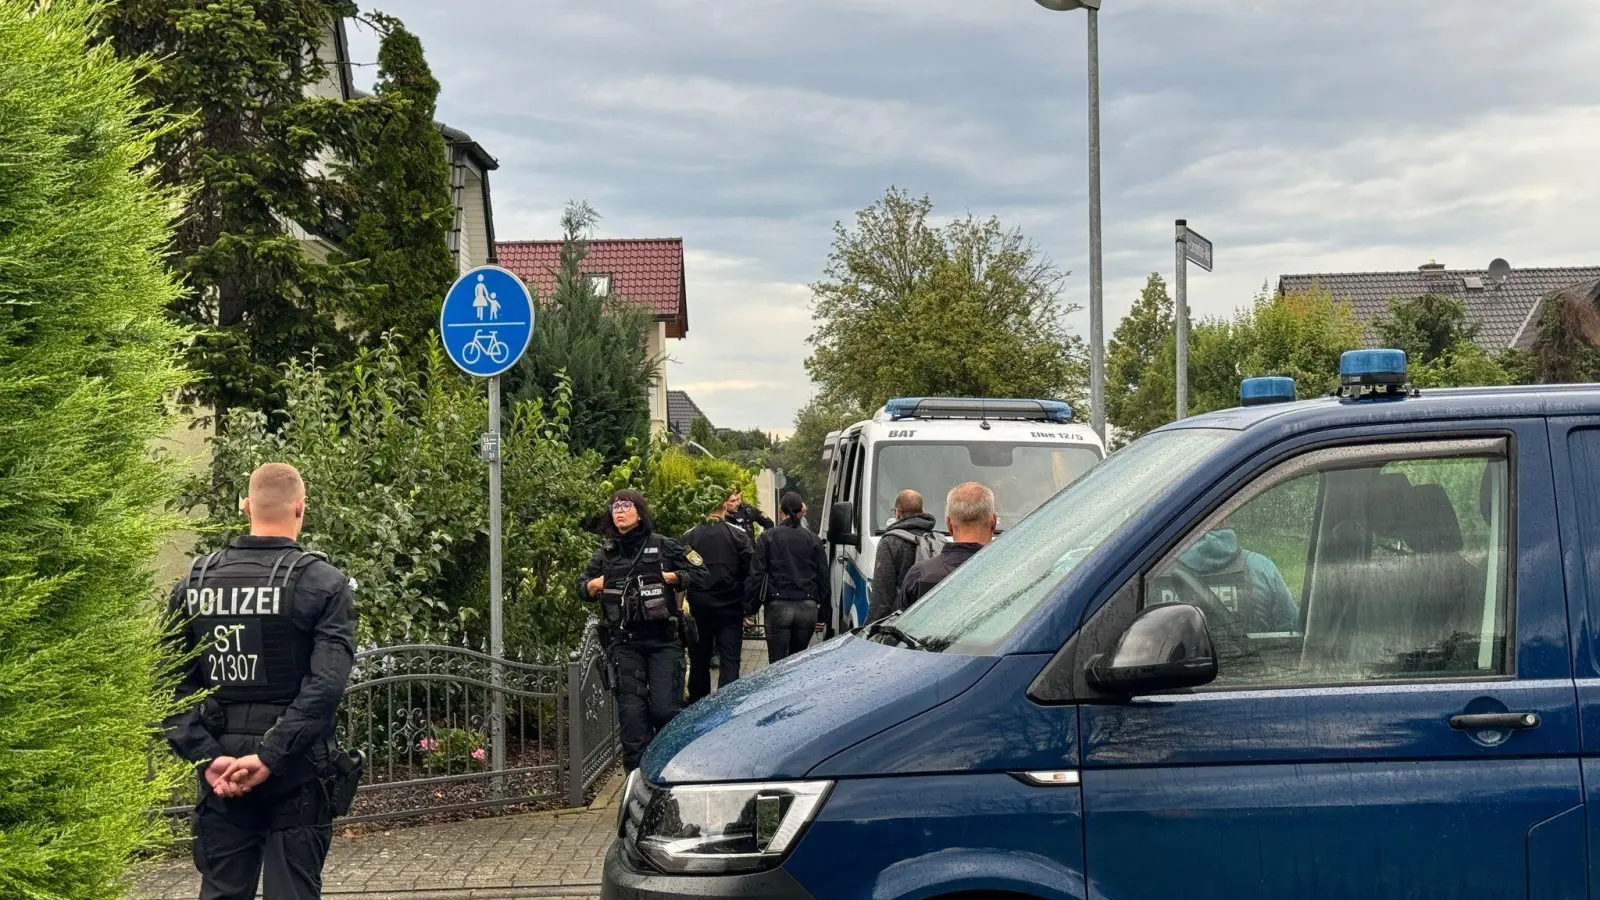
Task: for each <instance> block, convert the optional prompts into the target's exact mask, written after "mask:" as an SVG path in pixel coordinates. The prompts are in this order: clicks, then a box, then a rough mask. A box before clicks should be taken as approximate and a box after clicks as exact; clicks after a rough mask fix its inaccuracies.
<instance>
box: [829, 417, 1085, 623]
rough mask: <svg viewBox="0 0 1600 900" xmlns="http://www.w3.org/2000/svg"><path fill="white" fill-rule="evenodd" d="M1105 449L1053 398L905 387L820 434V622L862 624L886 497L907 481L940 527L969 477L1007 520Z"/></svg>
mask: <svg viewBox="0 0 1600 900" xmlns="http://www.w3.org/2000/svg"><path fill="white" fill-rule="evenodd" d="M1105 455H1106V451H1105V445H1104V444H1103V443H1102V442H1101V441H1100V439H1099V438H1098V437H1096V436H1095V433H1094V431H1093V430H1092V429H1090V428H1088V427H1087V426H1083V425H1074V424H1072V408H1071V407H1069V406H1068V405H1067V404H1065V403H1062V402H1060V401H1056V400H1024V399H982V398H968V397H908V398H903V399H898V400H890V401H889V402H888V403H886V404H884V407H883V408H882V409H880V410H878V412H877V414H875V415H874V416H873V417H872V418H871V419H868V420H867V421H865V422H858V423H856V424H855V425H852V426H850V427H849V428H846V429H843V430H841V431H836V432H833V433H831V434H829V435H828V437H827V440H826V442H825V446H824V448H823V464H824V466H826V468H827V472H828V490H827V495H826V498H825V502H824V505H823V510H824V514H823V516H822V538H823V540H825V541H827V543H828V556H829V559H830V561H831V563H832V573H833V618H832V622H831V627H830V629H829V630H830V632H832V633H835V634H837V633H839V632H841V631H851V630H854V629H856V628H859V627H860V626H862V625H865V624H866V622H867V610H868V606H869V598H868V594H867V589H868V586H869V585H870V584H871V582H872V572H873V564H874V562H875V560H876V559H877V550H878V543H879V541H880V539H881V538H882V536H883V533H884V530H885V529H887V528H888V526H889V524H890V523H891V522H892V521H893V518H894V499H895V496H896V495H898V494H899V493H900V492H901V491H903V490H906V489H907V488H910V489H912V490H915V491H917V492H918V493H920V494H921V495H922V506H923V511H924V512H926V513H928V514H929V515H931V516H933V519H934V521H935V522H936V523H938V525H937V528H938V529H939V531H941V532H944V531H945V530H946V526H945V521H944V500H945V495H946V494H947V493H949V491H950V489H951V488H953V487H955V486H956V485H958V484H961V483H963V482H967V481H976V482H979V483H981V484H983V485H985V486H987V487H988V488H990V489H991V490H993V491H994V493H995V512H997V513H998V514H999V517H1000V531H1001V532H1004V531H1005V530H1006V529H1008V528H1012V527H1014V526H1015V525H1016V524H1017V523H1018V522H1020V521H1021V520H1022V519H1023V517H1025V516H1027V515H1028V514H1029V513H1031V512H1033V511H1034V510H1035V509H1037V508H1038V507H1039V506H1040V505H1041V504H1043V503H1044V502H1045V501H1046V500H1049V499H1050V498H1051V497H1053V496H1055V495H1056V493H1057V492H1058V491H1060V490H1061V489H1062V488H1064V487H1066V486H1067V485H1069V484H1071V483H1072V482H1073V481H1076V480H1077V479H1078V477H1079V476H1080V475H1082V474H1083V473H1084V472H1086V471H1088V470H1089V468H1090V467H1091V466H1093V465H1094V464H1095V463H1097V462H1099V461H1100V460H1101V459H1103V458H1104V457H1105Z"/></svg>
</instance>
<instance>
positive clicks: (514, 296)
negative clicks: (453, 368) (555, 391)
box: [439, 266, 533, 378]
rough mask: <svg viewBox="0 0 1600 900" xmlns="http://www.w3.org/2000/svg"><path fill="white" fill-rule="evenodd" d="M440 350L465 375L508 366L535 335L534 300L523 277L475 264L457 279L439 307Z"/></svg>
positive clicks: (490, 373)
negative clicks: (442, 342)
mask: <svg viewBox="0 0 1600 900" xmlns="http://www.w3.org/2000/svg"><path fill="white" fill-rule="evenodd" d="M439 337H440V340H442V341H444V352H446V353H448V354H450V359H451V360H452V361H454V362H455V364H456V365H458V366H460V367H461V370H462V371H463V372H466V373H467V374H468V375H476V376H478V377H479V378H489V377H491V376H494V375H499V374H500V373H501V372H504V371H505V370H507V369H509V368H511V366H512V365H513V364H515V363H516V361H517V360H518V359H521V358H522V354H523V353H525V352H526V351H527V349H528V341H529V340H531V339H532V338H533V298H532V297H531V296H529V295H528V289H527V287H526V286H524V285H523V283H522V279H520V278H518V277H517V276H516V275H513V274H512V273H511V272H508V271H506V270H505V269H502V268H500V267H499V266H479V267H478V268H476V269H473V270H472V271H470V272H468V273H467V274H465V275H463V276H461V277H460V278H458V279H456V283H455V284H453V285H451V286H450V292H449V293H447V294H445V295H444V306H443V307H442V308H441V309H440V310H439Z"/></svg>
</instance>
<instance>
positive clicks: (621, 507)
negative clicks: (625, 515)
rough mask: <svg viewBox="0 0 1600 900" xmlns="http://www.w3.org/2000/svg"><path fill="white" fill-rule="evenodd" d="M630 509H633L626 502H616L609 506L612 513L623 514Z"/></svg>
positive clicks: (630, 504)
mask: <svg viewBox="0 0 1600 900" xmlns="http://www.w3.org/2000/svg"><path fill="white" fill-rule="evenodd" d="M630 509H633V504H632V503H631V502H629V501H627V500H618V501H617V502H615V503H613V504H611V511H612V512H625V511H627V510H630Z"/></svg>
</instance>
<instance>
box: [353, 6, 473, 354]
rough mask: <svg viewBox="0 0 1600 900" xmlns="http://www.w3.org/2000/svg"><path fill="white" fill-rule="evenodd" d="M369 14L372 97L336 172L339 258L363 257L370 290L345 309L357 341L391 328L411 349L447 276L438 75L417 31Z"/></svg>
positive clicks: (450, 215)
mask: <svg viewBox="0 0 1600 900" xmlns="http://www.w3.org/2000/svg"><path fill="white" fill-rule="evenodd" d="M371 18H372V21H373V22H374V23H375V24H376V25H377V26H378V27H379V28H381V29H382V30H383V40H382V43H381V44H380V46H379V49H378V84H377V99H378V104H377V108H376V109H375V110H373V111H372V114H371V115H370V116H369V117H367V118H365V119H364V121H363V125H362V128H361V129H360V131H359V135H360V137H359V139H358V141H357V152H358V158H357V159H356V160H355V161H353V162H352V163H350V164H349V165H347V166H345V167H343V169H342V174H343V175H344V176H345V181H346V182H347V184H348V186H349V192H350V200H351V208H350V217H349V218H350V221H351V222H352V223H353V225H352V228H351V230H350V235H349V237H348V238H347V239H346V240H345V243H344V251H345V255H346V256H348V257H349V258H351V259H365V260H367V263H366V269H365V270H364V271H363V272H362V274H361V279H362V280H363V281H364V282H366V283H367V284H369V285H371V288H372V289H371V290H370V291H368V292H365V293H363V294H361V295H360V296H358V297H357V298H355V302H353V303H351V304H349V305H348V306H347V307H346V309H345V313H346V315H347V316H348V317H349V327H350V328H351V329H352V330H353V331H355V332H356V334H357V337H358V338H360V339H362V340H365V341H367V342H368V343H376V342H377V340H378V339H379V338H380V336H381V335H382V334H383V333H384V332H385V331H391V330H392V331H395V332H396V333H397V334H398V336H399V342H400V344H401V345H402V346H403V347H407V348H409V349H411V350H412V351H413V352H415V351H417V350H418V348H420V347H422V345H424V344H425V343H426V342H427V341H429V340H430V335H431V334H432V332H433V331H434V329H436V328H438V323H439V303H440V300H441V299H442V298H443V297H444V294H445V291H447V290H448V289H449V287H450V284H451V282H452V281H454V280H455V276H456V262H455V258H454V257H453V256H452V255H451V253H450V228H451V225H452V223H453V220H454V215H455V207H454V205H453V204H452V202H451V197H450V170H449V166H448V164H447V160H446V157H445V142H444V137H443V136H442V135H440V134H439V130H438V128H437V127H436V126H435V125H434V121H433V117H434V109H435V104H436V103H437V100H438V97H439V82H438V80H437V79H435V78H434V77H433V72H432V70H430V69H429V68H428V62H427V60H426V59H425V58H424V57H423V53H422V42H421V41H420V40H418V39H417V36H416V35H414V34H412V33H411V32H409V31H407V30H406V28H405V25H404V24H403V23H401V22H400V20H399V19H396V18H393V17H390V16H385V15H382V14H376V15H373V16H372V17H371Z"/></svg>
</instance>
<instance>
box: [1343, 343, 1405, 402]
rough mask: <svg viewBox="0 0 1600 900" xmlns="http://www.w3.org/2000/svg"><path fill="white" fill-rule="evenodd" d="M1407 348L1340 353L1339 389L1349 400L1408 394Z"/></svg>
mask: <svg viewBox="0 0 1600 900" xmlns="http://www.w3.org/2000/svg"><path fill="white" fill-rule="evenodd" d="M1405 391H1406V354H1405V351H1404V350H1348V351H1346V352H1345V353H1344V354H1343V355H1341V356H1340V357H1339V393H1340V395H1341V396H1343V397H1345V398H1346V399H1349V400H1360V399H1363V398H1369V397H1370V398H1378V397H1389V396H1404V395H1405Z"/></svg>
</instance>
